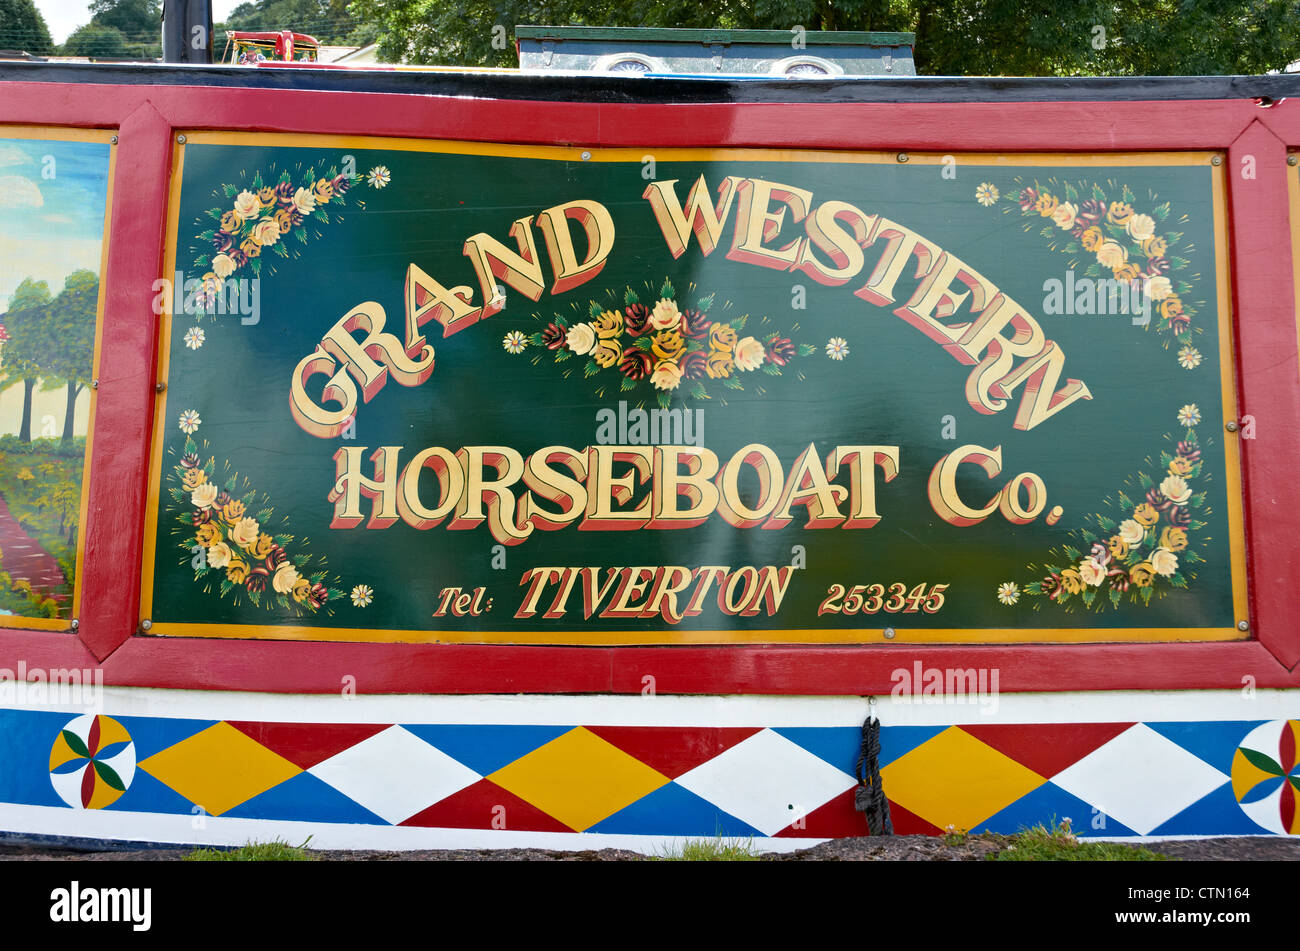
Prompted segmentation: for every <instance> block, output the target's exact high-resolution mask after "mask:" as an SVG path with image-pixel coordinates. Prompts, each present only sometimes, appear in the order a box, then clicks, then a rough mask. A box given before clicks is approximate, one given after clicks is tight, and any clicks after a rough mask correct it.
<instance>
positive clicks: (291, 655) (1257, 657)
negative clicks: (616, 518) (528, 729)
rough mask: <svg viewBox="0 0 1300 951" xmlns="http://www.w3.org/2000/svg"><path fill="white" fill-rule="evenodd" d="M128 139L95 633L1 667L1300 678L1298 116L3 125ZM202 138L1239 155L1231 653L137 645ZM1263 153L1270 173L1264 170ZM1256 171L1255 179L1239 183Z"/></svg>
mask: <svg viewBox="0 0 1300 951" xmlns="http://www.w3.org/2000/svg"><path fill="white" fill-rule="evenodd" d="M7 123H12V124H31V125H60V126H80V127H99V128H115V129H117V130H118V134H119V142H118V145H117V149H118V156H117V173H116V174H117V181H116V183H115V187H114V203H113V213H112V223H111V228H112V242H111V245H110V249H109V260H108V271H107V275H106V286H107V296H106V299H105V314H104V342H103V350H102V356H101V361H100V386H99V391H98V410H97V418H96V420H95V439H94V445H93V448H92V459H91V489H90V500H89V513H90V516H89V524H88V525H87V526H86V531H85V533H84V538H85V544H86V546H87V547H86V558H85V570H84V577H83V579H82V584H83V586H84V587H83V589H82V590H83V594H82V604H83V606H85V610H84V611H83V616H82V617H81V618H80V619H79V622H80V627H79V630H78V632H77V634H75V635H74V634H56V633H50V632H43V631H22V630H0V666H3V667H8V668H11V669H12V668H15V667H16V665H17V663H18V661H20V660H23V661H26V663H27V665H28V667H29V668H31V667H47V668H48V667H84V666H96V665H101V666H102V667H103V669H104V676H105V681H106V682H107V683H109V684H115V685H124V686H147V687H168V688H198V689H216V690H236V689H238V690H261V691H275V692H289V693H333V692H335V691H338V690H340V689H341V687H342V685H343V683H344V682H345V681H344V678H346V677H354V678H356V679H355V685H356V689H357V690H358V691H359V692H363V693H385V692H387V693H521V692H522V693H588V692H601V693H609V692H614V693H639V692H641V691H642V690H643V689H644V688H645V685H646V683H647V681H646V680H645V678H646V677H648V676H649V677H653V678H654V681H653V683H654V689H655V690H656V692H658V693H764V694H808V695H814V694H821V695H864V694H871V693H884V692H887V691H888V690H890V688H891V687H892V685H893V684H892V681H891V679H890V673H891V672H892V671H893V670H895V669H896V668H898V667H899V666H900V665H904V664H910V663H911V661H912V660H913V659H914V658H916V657H923V658H924V660H925V662H926V663H927V664H929V665H932V666H942V667H997V668H999V670H1000V682H1001V688H1002V689H1003V690H1006V691H1009V692H1011V691H1061V690H1115V689H1191V688H1240V687H1241V686H1242V684H1243V683H1244V682H1250V681H1247V680H1246V678H1253V683H1254V685H1256V686H1259V687H1288V686H1300V669H1297V661H1300V625H1296V624H1292V623H1291V621H1292V617H1291V616H1290V614H1289V611H1288V608H1289V604H1290V598H1291V596H1292V592H1293V590H1294V589H1295V587H1296V584H1297V582H1300V555H1297V554H1296V553H1295V549H1294V544H1293V541H1294V539H1295V538H1297V537H1300V478H1297V476H1296V474H1297V473H1300V355H1298V344H1300V341H1297V329H1296V311H1295V304H1294V289H1293V287H1292V283H1293V282H1292V271H1291V267H1290V259H1291V258H1290V255H1291V230H1290V219H1289V198H1288V191H1287V179H1286V175H1287V173H1288V166H1287V153H1288V148H1290V147H1300V102H1292V101H1285V100H1284V101H1282V102H1280V103H1278V104H1276V105H1273V106H1271V107H1269V108H1267V109H1266V108H1263V107H1261V106H1258V105H1256V104H1255V102H1254V101H1253V100H1248V99H1247V100H1213V101H1149V102H1123V101H1112V102H1069V103H1066V102H1055V103H1054V102H1006V103H963V104H933V103H914V104H913V103H908V104H898V103H865V104H864V103H857V104H833V103H804V104H784V103H782V104H757V103H755V104H696V105H669V104H656V105H627V104H615V105H607V104H596V103H581V102H521V101H509V100H482V99H480V100H470V99H460V98H449V97H448V98H439V97H430V96H416V95H403V94H386V93H357V92H322V91H307V90H288V91H283V90H276V91H272V90H263V89H247V88H214V87H184V86H144V85H73V84H57V83H27V82H14V83H8V84H6V85H5V87H4V95H3V97H0V129H2V128H3V124H7ZM189 129H196V130H197V129H205V130H235V131H266V132H304V133H349V134H355V133H356V132H357V131H358V130H365V134H369V135H389V136H407V137H422V138H447V139H465V140H472V141H497V142H499V141H508V142H515V143H528V144H538V145H565V144H574V145H584V146H597V147H616V146H647V147H654V146H660V147H669V146H714V147H767V148H777V147H796V148H829V149H863V150H867V149H877V150H878V149H888V150H894V149H898V150H905V151H937V152H942V153H947V152H970V151H997V152H1009V151H1052V152H1061V151H1076V152H1094V153H1096V152H1108V151H1139V150H1191V149H1196V150H1220V151H1224V152H1226V153H1227V155H1228V159H1227V160H1228V164H1229V168H1228V170H1229V173H1230V174H1229V175H1228V205H1229V222H1228V227H1229V239H1230V253H1231V258H1230V273H1231V282H1232V293H1233V304H1234V313H1235V315H1236V322H1235V326H1236V333H1237V339H1236V342H1235V343H1236V354H1237V362H1238V366H1237V371H1238V380H1239V381H1240V386H1239V394H1238V397H1239V398H1238V405H1239V409H1240V412H1241V413H1242V414H1243V415H1246V414H1251V415H1254V416H1255V418H1256V422H1257V431H1258V433H1259V438H1258V439H1257V440H1255V441H1250V440H1243V444H1242V467H1243V472H1242V481H1243V489H1244V492H1245V528H1246V539H1247V573H1248V581H1249V597H1250V614H1251V624H1252V625H1253V628H1254V632H1255V637H1254V639H1252V640H1249V641H1241V642H1232V643H1194V644H1193V643H1189V644H1103V645H1065V644H1041V645H1032V644H1031V645H1014V646H988V647H965V646H913V645H906V646H904V645H900V646H898V647H886V646H883V645H882V646H873V647H858V646H851V647H764V646H739V647H592V648H574V647H516V646H504V645H502V646H466V645H409V644H337V643H311V642H279V641H234V640H204V639H190V638H185V639H174V640H173V639H165V638H151V637H142V636H132V635H133V633H134V632H135V631H136V630H137V624H138V621H139V613H138V611H139V604H138V589H139V585H138V584H137V578H138V572H139V566H140V564H141V552H142V527H143V524H144V504H145V503H144V500H145V498H146V495H147V479H148V458H149V433H150V422H151V415H152V412H153V405H154V376H155V373H156V361H155V352H156V343H157V340H156V333H157V325H156V323H155V322H154V319H153V316H152V310H151V301H152V298H153V291H152V283H153V281H154V279H155V278H156V277H157V276H158V275H159V274H160V273H161V272H162V263H163V238H164V235H163V231H164V226H165V221H166V200H167V185H168V175H169V172H170V164H171V160H172V146H173V143H174V140H175V135H176V134H177V133H178V132H181V131H184V130H189ZM1248 156H1250V157H1253V165H1254V172H1255V174H1254V177H1247V175H1246V174H1245V172H1244V168H1245V166H1244V165H1243V162H1244V161H1245V160H1246V158H1247V157H1248ZM1238 170H1243V171H1242V173H1241V174H1238Z"/></svg>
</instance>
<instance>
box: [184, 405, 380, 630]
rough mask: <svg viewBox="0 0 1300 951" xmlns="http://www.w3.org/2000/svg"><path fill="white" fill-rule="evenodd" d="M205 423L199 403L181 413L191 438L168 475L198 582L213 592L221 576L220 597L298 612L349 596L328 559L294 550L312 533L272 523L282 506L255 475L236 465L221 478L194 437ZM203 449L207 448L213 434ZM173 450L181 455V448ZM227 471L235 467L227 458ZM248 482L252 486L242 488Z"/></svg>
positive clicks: (269, 609) (211, 459) (188, 555)
mask: <svg viewBox="0 0 1300 951" xmlns="http://www.w3.org/2000/svg"><path fill="white" fill-rule="evenodd" d="M200 423H201V420H200V418H199V415H198V413H196V412H195V411H194V410H185V411H184V412H182V413H181V415H180V428H181V430H182V431H183V432H185V433H186V438H185V445H184V448H183V450H182V452H181V456H180V460H179V461H178V462H176V463H175V464H173V465H172V467H171V471H170V472H169V473H168V477H167V481H168V483H170V484H169V485H168V487H167V492H168V494H169V495H170V496H171V498H172V501H173V503H174V506H173V508H174V510H176V511H177V515H176V525H177V527H176V528H174V529H173V532H172V533H173V534H174V535H179V536H181V538H180V541H179V543H178V544H179V547H180V548H181V549H182V550H183V551H184V552H185V553H186V556H187V557H189V558H190V566H191V567H192V568H193V570H194V580H195V582H205V584H204V588H203V590H204V591H205V592H206V593H211V592H212V590H213V582H215V583H216V585H217V590H218V593H219V597H221V598H222V599H225V598H230V599H232V600H233V602H234V603H235V604H236V605H239V604H240V603H241V602H242V601H244V600H247V601H248V602H250V603H251V604H253V605H254V606H255V607H261V608H265V609H266V610H268V611H275V610H283V611H292V612H293V613H294V614H296V615H298V616H302V615H304V614H314V613H316V612H317V611H319V610H320V609H321V608H323V607H326V606H327V605H328V604H329V602H331V601H334V600H335V599H337V598H341V597H343V595H344V592H343V591H342V590H341V589H339V588H337V587H332V586H330V584H329V581H330V577H329V574H328V572H327V571H325V564H324V559H323V558H318V557H315V556H312V555H309V554H305V553H303V552H301V551H299V552H298V553H292V552H291V551H290V549H291V548H292V547H293V546H295V544H296V545H297V546H298V547H299V549H302V548H305V547H306V546H307V539H305V538H304V539H301V540H299V539H295V538H294V536H293V535H290V534H288V533H287V532H284V531H278V530H277V529H275V528H271V527H270V526H271V522H272V519H273V518H274V515H275V513H274V510H273V509H272V507H271V504H270V500H269V499H268V498H267V497H266V495H265V494H261V495H259V494H258V492H257V491H256V490H254V489H251V488H248V486H249V481H248V479H247V478H245V479H243V480H242V481H241V480H240V477H239V473H237V472H231V473H230V475H229V476H228V477H227V478H226V479H225V481H224V482H223V483H221V484H218V483H217V481H216V480H217V475H216V464H217V463H216V458H215V457H214V456H209V457H208V459H207V461H206V462H204V461H203V460H202V458H201V457H200V456H199V447H198V446H197V445H196V444H195V442H194V438H193V432H194V431H195V430H196V429H197V428H198V426H199V425H200ZM203 448H204V450H205V451H206V449H207V448H208V444H207V442H206V441H205V442H204V444H203ZM168 451H169V453H171V454H172V455H173V458H174V456H175V449H169V450H168ZM224 471H225V472H229V471H230V464H229V463H228V462H227V463H226V464H225V469H224ZM241 488H242V489H245V490H246V491H244V492H243V494H242V495H241V494H238V493H239V490H240V489H241ZM281 522H284V519H283V518H282V519H281ZM334 580H335V581H337V579H334ZM367 597H368V596H367ZM356 600H357V598H356V594H355V592H354V594H353V601H354V603H355V602H356ZM367 603H368V600H367ZM326 613H327V614H329V613H333V612H332V611H330V610H328V609H327V610H326Z"/></svg>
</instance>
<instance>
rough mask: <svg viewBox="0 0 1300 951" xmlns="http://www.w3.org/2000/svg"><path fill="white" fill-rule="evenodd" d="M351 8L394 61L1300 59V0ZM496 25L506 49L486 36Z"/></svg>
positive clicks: (724, 0)
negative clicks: (798, 52) (537, 51)
mask: <svg viewBox="0 0 1300 951" xmlns="http://www.w3.org/2000/svg"><path fill="white" fill-rule="evenodd" d="M285 2H287V0H285ZM349 9H350V11H351V13H352V15H353V16H354V17H356V18H358V19H360V20H363V21H365V22H367V23H369V24H372V25H373V26H375V27H376V28H377V30H378V31H379V34H380V56H381V58H382V59H384V60H386V61H389V62H398V61H401V62H410V63H445V64H449V65H450V64H459V65H466V66H470V65H490V66H512V65H515V64H516V55H515V50H514V43H513V31H514V27H515V26H518V25H524V24H533V25H539V26H542V25H544V26H556V25H566V24H571V25H581V26H648V27H708V28H726V29H772V30H790V29H792V28H793V27H795V26H796V25H797V26H802V27H803V28H804V29H806V30H873V31H905V32H912V33H915V34H916V68H917V72H919V73H922V74H925V75H949V76H977V75H993V76H997V75H1002V76H1080V75H1084V76H1091V75H1111V76H1126V75H1127V76H1134V75H1206V74H1251V73H1263V72H1267V71H1269V70H1280V69H1284V68H1285V67H1286V66H1287V64H1289V63H1291V62H1294V61H1296V60H1298V59H1300V0H1066V2H1061V0H833V2H832V0H752V2H741V0H714V2H711V3H708V4H699V3H697V2H695V0H621V2H617V3H616V2H613V0H461V2H458V3H447V2H446V0H353V2H352V3H351V5H350V7H349ZM498 24H499V25H501V26H504V27H505V29H506V33H507V35H508V36H510V42H509V43H508V44H506V48H505V49H497V48H494V46H493V44H492V38H493V36H492V28H493V27H494V26H496V25H498ZM498 35H499V33H498Z"/></svg>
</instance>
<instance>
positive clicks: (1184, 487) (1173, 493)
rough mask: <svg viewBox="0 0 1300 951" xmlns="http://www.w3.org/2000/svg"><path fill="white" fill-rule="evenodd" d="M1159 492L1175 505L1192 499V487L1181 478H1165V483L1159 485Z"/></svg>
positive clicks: (1173, 476)
mask: <svg viewBox="0 0 1300 951" xmlns="http://www.w3.org/2000/svg"><path fill="white" fill-rule="evenodd" d="M1160 491H1161V492H1162V493H1164V495H1165V498H1167V499H1169V501H1170V502H1173V503H1174V504H1175V505H1182V504H1183V503H1184V502H1186V501H1187V500H1188V499H1190V498H1191V497H1192V487H1191V486H1189V485H1188V484H1187V480H1185V479H1184V478H1183V477H1182V476H1176V475H1171V476H1165V481H1163V482H1161V483H1160Z"/></svg>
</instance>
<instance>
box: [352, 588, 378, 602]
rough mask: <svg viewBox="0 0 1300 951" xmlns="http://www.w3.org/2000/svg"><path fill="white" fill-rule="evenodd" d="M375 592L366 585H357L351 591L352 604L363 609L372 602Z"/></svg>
mask: <svg viewBox="0 0 1300 951" xmlns="http://www.w3.org/2000/svg"><path fill="white" fill-rule="evenodd" d="M374 596H375V591H374V589H373V588H371V587H370V585H368V584H359V585H357V586H356V587H354V588H353V589H352V603H353V604H354V605H356V606H357V607H359V608H364V607H366V606H367V605H369V604H370V602H371V601H372V600H374Z"/></svg>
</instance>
